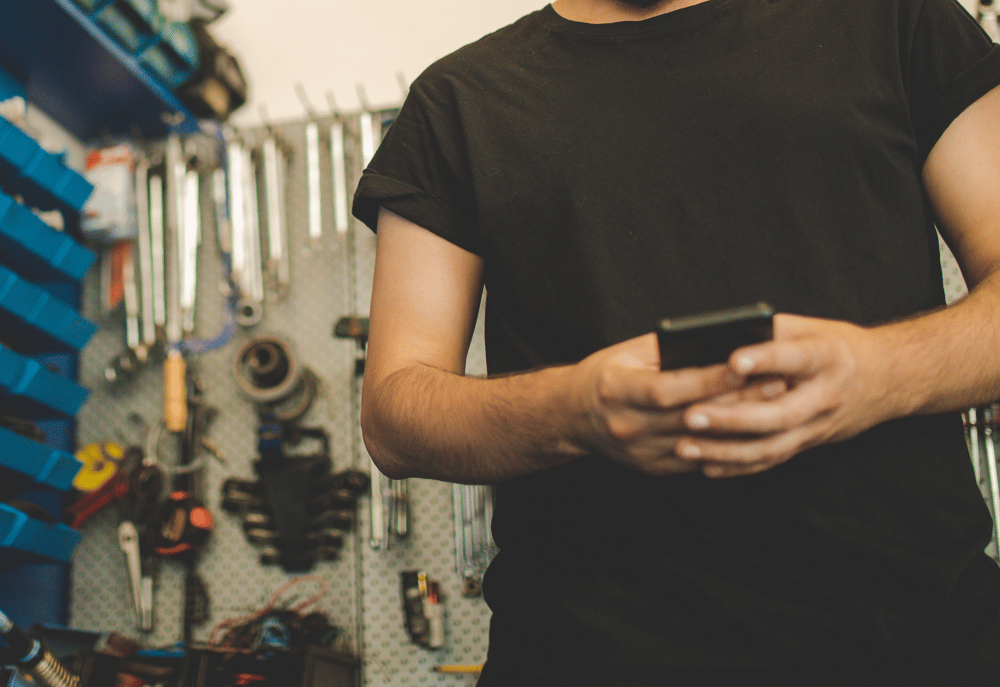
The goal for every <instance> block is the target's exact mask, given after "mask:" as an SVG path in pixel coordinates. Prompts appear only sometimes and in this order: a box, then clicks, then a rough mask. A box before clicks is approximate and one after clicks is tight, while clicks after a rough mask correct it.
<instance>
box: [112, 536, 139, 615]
mask: <svg viewBox="0 0 1000 687" xmlns="http://www.w3.org/2000/svg"><path fill="white" fill-rule="evenodd" d="M118 546H119V547H121V550H122V551H123V552H124V553H125V565H126V567H127V568H128V579H129V585H130V586H131V588H132V604H133V606H134V608H135V613H136V616H137V617H138V619H139V622H140V623H142V621H143V603H142V593H143V589H142V587H143V585H142V554H141V553H140V551H139V531H138V530H137V529H136V527H135V523H134V522H132V521H131V520H122V521H121V523H120V524H119V525H118Z"/></svg>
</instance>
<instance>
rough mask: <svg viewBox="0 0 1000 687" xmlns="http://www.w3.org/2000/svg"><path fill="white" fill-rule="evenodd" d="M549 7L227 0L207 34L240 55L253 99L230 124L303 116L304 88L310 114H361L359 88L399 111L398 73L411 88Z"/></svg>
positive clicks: (459, 0) (522, 0)
mask: <svg viewBox="0 0 1000 687" xmlns="http://www.w3.org/2000/svg"><path fill="white" fill-rule="evenodd" d="M547 1H548V0H501V1H500V2H497V1H496V0H431V1H430V2H420V1H419V0H282V1H276V0H230V7H231V9H230V10H229V12H227V13H226V14H225V15H224V16H223V17H222V18H221V19H219V20H218V21H217V22H216V23H215V24H214V25H213V33H214V35H215V36H216V37H217V38H218V39H219V40H220V42H223V43H225V44H226V45H228V46H229V48H230V49H231V50H233V52H235V53H236V54H237V55H238V56H239V58H240V64H241V66H242V67H243V70H244V72H245V73H246V75H247V77H248V79H249V81H250V89H251V93H250V98H249V100H248V102H247V104H246V105H245V106H244V107H243V108H241V109H240V110H239V111H238V112H237V113H236V114H235V115H234V116H233V123H234V124H236V125H251V124H253V123H257V122H259V121H260V106H261V105H264V106H266V108H267V113H268V116H269V118H270V119H272V120H274V121H282V120H294V119H301V118H302V117H303V114H304V110H303V108H302V105H301V101H300V100H299V98H298V96H297V95H296V91H295V83H296V82H300V83H301V84H302V86H303V88H304V90H305V92H306V95H307V97H308V99H309V100H310V101H311V102H312V104H313V107H315V108H316V109H317V110H319V111H321V112H326V111H328V109H329V108H328V105H327V98H326V93H327V91H331V92H332V93H333V95H334V98H335V99H336V102H337V105H338V108H339V109H340V110H342V111H356V110H358V109H360V105H361V104H360V101H359V98H358V92H357V86H358V84H362V85H363V86H364V90H365V92H366V94H367V99H368V101H369V103H370V104H371V105H373V106H375V107H380V106H389V105H395V104H398V103H399V102H400V100H401V97H402V93H401V90H400V86H399V80H398V78H397V73H399V72H402V74H403V77H404V78H405V80H406V81H407V82H410V81H412V80H413V79H414V78H416V76H417V75H418V74H419V73H420V72H421V71H423V70H424V68H425V67H427V66H428V65H429V64H431V63H432V62H433V61H434V60H436V59H438V58H439V57H443V56H444V55H446V54H448V53H449V52H451V51H452V50H455V49H456V48H459V47H461V46H462V45H465V44H466V43H470V42H472V41H474V40H476V39H477V38H480V37H481V36H483V35H485V34H487V33H489V32H491V31H494V30H496V29H498V28H500V27H501V26H505V25H506V24H509V23H511V22H512V21H514V20H516V19H517V18H519V17H521V16H523V15H525V14H527V13H529V12H531V11H533V10H536V9H539V8H540V7H543V6H544V5H546V4H547Z"/></svg>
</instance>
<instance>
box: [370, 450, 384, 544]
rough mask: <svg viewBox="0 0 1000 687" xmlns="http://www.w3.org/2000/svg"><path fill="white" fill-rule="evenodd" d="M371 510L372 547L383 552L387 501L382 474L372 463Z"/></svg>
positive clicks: (373, 462)
mask: <svg viewBox="0 0 1000 687" xmlns="http://www.w3.org/2000/svg"><path fill="white" fill-rule="evenodd" d="M371 490H372V495H371V510H372V513H371V515H372V537H371V546H372V548H373V549H376V550H381V549H382V548H383V547H384V546H385V543H386V537H385V525H386V522H385V501H384V500H383V494H382V473H381V472H380V471H379V469H378V467H376V465H375V461H372V462H371Z"/></svg>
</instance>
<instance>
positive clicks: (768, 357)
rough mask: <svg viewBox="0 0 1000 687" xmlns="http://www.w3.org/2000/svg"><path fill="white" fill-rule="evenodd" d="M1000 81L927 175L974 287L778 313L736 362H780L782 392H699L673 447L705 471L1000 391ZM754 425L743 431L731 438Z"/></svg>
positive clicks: (763, 464)
mask: <svg viewBox="0 0 1000 687" xmlns="http://www.w3.org/2000/svg"><path fill="white" fill-rule="evenodd" d="M997 122H1000V88H997V89H994V90H993V91H991V92H990V93H988V94H986V95H985V96H983V97H982V98H980V99H979V100H978V101H977V102H976V103H974V104H973V105H972V106H970V107H969V108H968V109H967V110H965V112H963V113H962V114H961V115H960V116H959V117H958V118H957V119H956V120H955V121H954V122H952V124H951V126H949V128H948V129H947V130H946V131H945V132H944V134H943V135H942V137H941V138H940V140H939V141H938V143H937V144H936V145H935V146H934V148H933V150H932V151H931V153H930V156H929V157H928V159H927V162H926V164H925V165H924V170H923V178H924V184H925V187H926V189H927V193H928V195H929V197H930V200H931V203H932V205H933V207H934V211H935V213H936V216H937V218H938V226H939V229H940V230H941V232H942V234H943V235H944V237H945V240H946V241H947V242H948V245H949V246H950V247H951V248H952V250H953V252H954V253H955V256H956V258H957V259H958V261H959V264H960V265H961V267H962V272H963V274H964V276H965V279H966V281H967V283H968V284H969V287H970V293H969V295H968V296H967V297H965V298H964V299H962V300H961V301H960V302H959V303H957V304H954V305H953V306H952V307H949V308H946V309H942V310H938V311H935V312H932V313H929V314H926V315H924V316H921V317H917V318H913V319H910V320H906V321H902V322H897V323H892V324H888V325H885V326H881V327H874V328H862V327H856V326H854V325H851V324H847V323H844V322H834V321H828V320H818V319H812V318H804V317H793V316H789V315H782V316H779V317H778V318H777V321H776V333H775V342H774V343H771V344H763V345H760V346H755V347H752V348H748V349H744V350H742V351H737V352H736V353H735V354H734V355H733V357H732V358H731V359H730V366H731V368H732V369H733V370H734V372H736V371H738V372H739V373H740V374H758V373H767V374H777V375H781V376H783V377H785V378H786V379H787V380H788V384H789V392H788V393H787V394H785V395H784V396H782V397H780V398H777V399H774V400H771V401H769V402H763V403H742V404H735V405H730V406H721V405H717V404H696V405H695V406H693V407H691V408H689V409H688V410H687V412H686V414H685V422H686V423H687V425H688V427H689V428H690V429H691V430H692V431H694V432H697V433H698V434H692V435H691V436H689V437H686V438H684V439H683V440H681V441H680V442H679V444H678V446H677V450H678V452H679V453H680V454H681V455H686V456H687V457H689V458H690V459H691V460H693V461H697V462H700V463H701V464H702V466H703V469H704V470H705V472H706V474H708V475H710V476H719V477H722V476H736V475H743V474H750V473H753V472H759V471H761V470H766V469H768V468H770V467H772V466H774V465H776V464H778V463H781V462H783V461H785V460H788V459H789V458H791V457H792V456H794V455H796V454H797V453H799V452H801V451H802V450H804V449H806V448H809V447H811V446H816V445H818V444H822V443H828V442H833V441H839V440H842V439H847V438H849V437H852V436H854V435H856V434H858V433H859V432H861V431H863V430H865V429H867V428H869V427H871V426H873V425H875V424H877V423H879V422H883V421H886V420H890V419H893V418H897V417H903V416H906V415H919V414H928V413H935V412H944V411H952V410H960V409H964V408H969V407H974V406H977V405H981V404H984V403H987V402H990V401H993V400H996V399H998V398H1000V127H998V126H997ZM741 433H742V434H747V433H750V434H753V435H755V436H756V438H752V439H750V440H745V439H738V438H729V437H731V436H732V435H734V434H741Z"/></svg>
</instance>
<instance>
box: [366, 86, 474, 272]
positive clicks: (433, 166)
mask: <svg viewBox="0 0 1000 687" xmlns="http://www.w3.org/2000/svg"><path fill="white" fill-rule="evenodd" d="M464 140H465V139H464V136H463V133H462V128H461V125H460V117H459V116H458V107H457V106H456V104H455V101H454V97H453V95H452V93H451V92H450V89H448V88H447V84H446V83H445V84H443V85H442V84H437V85H435V83H433V82H432V80H431V79H426V78H425V79H418V80H417V81H416V82H414V84H413V85H412V87H411V89H410V92H409V94H408V95H407V98H406V101H405V102H404V103H403V107H402V108H401V109H400V112H399V115H398V116H397V117H396V119H395V121H394V122H393V123H392V125H391V126H390V127H389V130H388V132H387V133H386V135H385V138H384V139H383V140H382V143H381V144H380V145H379V148H378V150H377V151H376V153H375V156H374V157H373V158H372V161H371V163H370V164H369V165H368V167H367V168H366V169H365V170H364V172H363V173H362V175H361V180H360V181H359V183H358V188H357V190H356V191H355V193H354V203H353V206H352V212H353V214H354V216H355V217H357V218H358V219H359V220H361V221H362V222H364V223H365V224H366V225H367V226H368V227H370V228H371V229H372V230H373V231H374V230H375V229H376V224H377V221H378V210H379V207H384V208H386V209H387V210H390V211H392V212H394V213H396V214H397V215H399V216H400V217H403V218H404V219H408V220H410V221H411V222H413V223H415V224H417V225H419V226H421V227H423V228H425V229H428V230H429V231H432V232H434V233H435V234H437V235H438V236H440V237H442V238H444V239H446V240H447V241H450V242H452V243H454V244H455V245H457V246H459V247H461V248H464V249H465V250H468V251H470V252H472V253H477V254H478V253H479V241H478V238H477V222H476V215H475V201H474V194H473V192H472V182H471V177H470V173H469V164H468V155H467V152H466V146H465V142H464Z"/></svg>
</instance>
